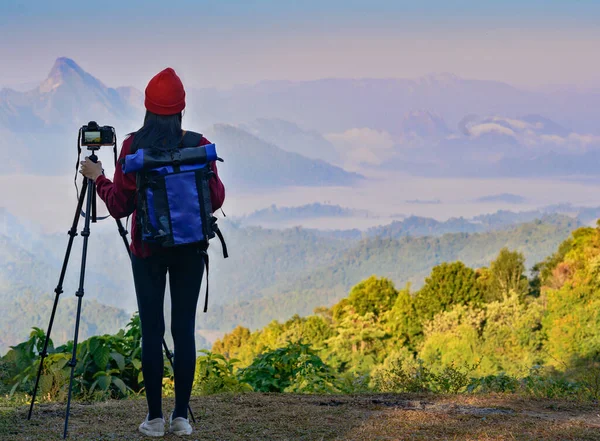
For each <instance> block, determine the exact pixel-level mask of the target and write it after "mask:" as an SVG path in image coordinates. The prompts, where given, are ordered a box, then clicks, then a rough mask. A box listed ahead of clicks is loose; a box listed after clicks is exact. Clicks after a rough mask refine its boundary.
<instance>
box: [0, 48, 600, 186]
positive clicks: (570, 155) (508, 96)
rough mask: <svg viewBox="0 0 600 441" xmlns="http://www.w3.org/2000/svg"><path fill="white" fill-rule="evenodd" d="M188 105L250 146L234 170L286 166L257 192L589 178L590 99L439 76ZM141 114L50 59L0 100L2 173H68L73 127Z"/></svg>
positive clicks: (598, 142)
mask: <svg viewBox="0 0 600 441" xmlns="http://www.w3.org/2000/svg"><path fill="white" fill-rule="evenodd" d="M188 97H189V98H188V107H187V109H186V114H187V115H188V118H187V119H186V121H185V122H186V124H187V125H188V126H189V127H191V128H195V129H196V130H201V129H202V128H205V130H206V131H208V132H210V131H212V132H213V133H219V134H221V133H223V135H224V139H223V140H219V139H215V142H217V143H219V145H222V148H224V149H226V148H227V146H226V145H225V144H226V143H227V142H229V141H232V142H233V140H232V138H231V137H228V136H225V133H224V130H223V127H232V128H231V129H228V131H229V132H233V129H235V130H236V131H237V132H236V135H235V136H233V138H239V139H240V140H243V142H247V143H248V145H252V146H253V147H252V148H250V147H245V151H246V152H247V155H248V156H247V157H244V158H241V159H240V160H239V161H238V163H239V164H241V163H242V162H244V163H245V162H246V161H248V160H250V161H251V160H252V158H256V157H260V155H262V154H265V153H266V152H267V151H269V152H270V153H269V157H268V158H264V160H266V161H267V162H266V164H268V165H271V170H273V169H275V168H278V167H282V165H283V168H282V169H283V170H286V172H289V174H290V176H292V177H291V178H290V179H287V182H286V180H284V181H281V178H283V177H284V176H283V175H284V174H288V173H283V172H281V173H279V174H278V176H273V177H272V179H271V180H270V181H269V182H264V180H263V182H262V183H261V185H264V184H268V185H304V184H301V183H300V182H303V181H304V182H311V183H313V184H314V185H329V184H335V185H350V184H352V183H354V182H356V180H357V179H359V177H358V176H356V175H352V174H347V173H345V172H346V171H347V170H351V171H355V172H357V173H359V174H363V175H364V174H365V173H361V171H360V170H361V168H366V169H369V168H374V169H382V168H383V169H387V170H390V171H400V172H404V173H410V174H414V175H420V176H448V177H506V176H508V177H515V176H516V177H532V176H544V177H552V176H555V177H562V176H565V175H578V174H583V175H588V176H597V175H598V170H597V167H596V166H595V164H597V163H598V161H600V153H599V152H600V126H598V124H597V121H598V120H599V119H600V94H598V93H596V94H594V93H588V94H579V93H577V92H573V91H566V90H565V91H564V92H561V91H552V92H545V93H543V92H528V91H523V90H520V89H518V88H515V87H512V86H510V85H508V84H505V83H500V82H494V81H478V80H466V79H462V78H458V77H456V76H453V75H448V74H444V75H427V76H424V77H421V78H418V79H414V80H404V79H388V80H386V79H325V80H315V81H300V82H292V81H264V82H260V83H257V84H254V85H245V86H238V87H234V88H232V89H229V90H216V89H201V90H193V89H189V90H188ZM143 111H144V109H143V94H142V93H141V92H140V91H139V90H136V89H134V88H131V87H118V88H110V87H107V86H105V85H104V84H103V83H102V82H101V81H100V80H98V79H96V78H95V77H93V76H92V75H91V74H89V73H87V72H85V71H84V70H83V69H82V68H81V67H80V66H78V65H77V64H76V63H75V62H74V61H73V60H71V59H68V58H59V59H57V60H56V62H55V64H54V66H53V67H52V69H51V70H50V73H49V75H48V76H47V78H46V79H45V80H44V81H43V82H42V83H41V84H40V85H38V86H37V87H35V88H33V89H31V90H29V91H27V92H20V91H15V90H10V89H2V90H1V91H0V173H10V172H34V173H37V174H49V173H65V172H67V171H69V168H70V167H72V164H74V161H73V159H74V145H73V144H74V142H75V139H76V134H77V129H78V128H79V127H80V126H81V125H82V124H85V123H87V122H88V121H89V120H95V121H97V122H99V123H101V124H109V125H113V126H115V128H117V132H118V134H119V135H120V136H121V137H122V136H123V135H124V134H126V133H128V132H130V131H132V130H136V129H137V128H139V125H140V124H141V122H142V116H143ZM215 124H216V126H215ZM211 126H212V127H211ZM206 127H209V128H208V129H206ZM242 133H245V134H247V136H248V137H247V138H244V137H243V136H242ZM263 143H264V145H262V144H263ZM234 144H235V142H234ZM259 144H261V145H260V147H259ZM266 145H269V146H271V147H269V148H267V147H266ZM255 148H256V149H258V150H257V151H254V149H255ZM279 151H281V152H285V153H289V154H291V155H292V156H289V155H285V154H283V153H280V152H279ZM276 152H278V153H276ZM237 153H239V154H240V155H241V153H240V152H239V151H237ZM294 155H296V156H294ZM301 157H302V158H304V159H301ZM273 158H276V162H274V163H272V162H271V161H272V160H273ZM305 159H308V160H309V161H308V162H307V161H306V160H305ZM230 160H231V158H230ZM319 160H320V161H325V163H326V164H323V163H322V162H318V161H319ZM232 161H233V162H230V163H229V164H232V166H233V165H234V162H235V161H236V160H232ZM311 161H317V162H311ZM331 164H333V165H334V166H337V167H338V168H331ZM227 167H228V165H226V166H225V168H227ZM339 167H343V168H344V169H345V170H342V169H341V168H339ZM247 168H248V167H246V170H244V169H242V168H241V166H238V165H235V168H234V169H232V173H231V176H238V177H239V182H240V183H241V184H243V185H248V184H252V183H254V182H255V181H252V182H249V181H246V178H252V177H256V176H259V175H261V173H260V172H259V171H258V170H257V171H256V174H255V175H254V176H253V175H252V173H250V172H249V171H248V170H247ZM307 170H308V171H309V175H308V176H307V177H306V178H302V174H303V173H306V172H307ZM325 175H328V176H330V178H329V180H324V176H325ZM236 185H237V184H236Z"/></svg>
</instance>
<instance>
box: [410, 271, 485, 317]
mask: <svg viewBox="0 0 600 441" xmlns="http://www.w3.org/2000/svg"><path fill="white" fill-rule="evenodd" d="M481 297H482V294H481V292H480V290H479V285H478V284H477V280H476V274H475V271H473V270H472V269H471V268H468V267H467V266H465V264H464V263H462V262H454V263H442V264H441V265H438V266H436V267H434V268H433V270H432V271H431V275H430V276H429V277H427V278H426V279H425V285H424V286H423V288H421V289H420V290H419V292H417V294H416V295H415V307H416V310H417V313H418V314H419V317H420V319H421V320H431V319H432V318H433V316H434V315H435V314H437V313H438V312H441V311H446V310H448V309H449V308H451V307H452V306H453V305H465V304H473V305H475V304H478V303H480V301H481Z"/></svg>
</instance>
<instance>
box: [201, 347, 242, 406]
mask: <svg viewBox="0 0 600 441" xmlns="http://www.w3.org/2000/svg"><path fill="white" fill-rule="evenodd" d="M199 352H201V353H203V354H205V355H203V356H200V357H198V358H197V359H196V373H195V376H194V385H193V388H192V392H193V393H196V394H199V395H209V394H215V393H220V392H249V391H252V387H251V386H250V385H249V384H248V383H244V382H242V381H240V380H239V379H238V378H237V377H236V376H235V374H234V373H233V369H234V364H235V363H237V362H239V360H237V359H231V360H226V359H225V357H223V356H222V355H221V354H214V353H212V352H210V351H207V350H204V349H203V350H201V351H199Z"/></svg>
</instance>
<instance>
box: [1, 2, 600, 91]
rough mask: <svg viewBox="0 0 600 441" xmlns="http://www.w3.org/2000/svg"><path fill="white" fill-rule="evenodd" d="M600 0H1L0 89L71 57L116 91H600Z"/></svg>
mask: <svg viewBox="0 0 600 441" xmlns="http://www.w3.org/2000/svg"><path fill="white" fill-rule="evenodd" d="M598 47H600V1H598V0H596V1H589V0H588V1H574V0H572V1H556V0H545V1H541V0H536V1H516V0H504V1H485V0H480V1H466V0H461V1H451V0H447V1H433V0H428V1H427V0H426V1H424V0H421V1H414V0H413V1H375V0H370V1H355V0H345V1H339V0H330V1H327V0H322V1H313V0H304V1H258V0H245V1H237V0H235V1H233V0H229V1H226V0H221V1H192V0H183V1H175V0H172V1H156V0H149V1H125V0H121V1H115V0H106V1H102V2H82V1H72V0H63V1H60V0H53V1H34V0H30V1H21V0H1V1H0V66H1V69H0V86H2V85H17V84H22V83H28V82H35V81H38V80H40V79H42V78H44V77H45V75H46V74H47V72H48V70H49V69H50V67H51V65H52V63H53V61H54V59H56V58H57V57H59V56H68V57H71V58H73V59H75V61H77V62H78V63H79V64H81V65H82V67H83V68H84V69H86V70H88V71H90V72H91V73H92V74H94V75H95V76H97V77H99V78H100V79H101V80H103V81H104V82H106V83H107V84H108V85H110V86H119V85H134V86H136V87H143V84H144V83H145V81H146V80H147V78H148V77H149V76H151V75H152V74H153V73H155V72H156V71H158V70H160V69H162V68H163V67H165V66H167V65H170V66H173V67H175V68H176V69H179V70H181V72H182V76H184V77H187V79H188V82H189V83H191V84H193V85H194V86H195V87H203V86H207V87H208V86H218V87H229V86H231V85H233V84H240V83H253V82H256V81H260V80H263V79H291V80H301V79H314V78H322V77H415V76H419V75H423V74H426V73H430V72H452V73H455V74H457V75H460V76H464V77H469V78H480V79H495V80H501V81H507V82H510V83H513V84H517V85H523V86H527V87H535V86H537V85H541V84H553V83H571V84H575V85H578V86H581V87H587V86H600V62H599V61H597V55H596V52H597V48H598Z"/></svg>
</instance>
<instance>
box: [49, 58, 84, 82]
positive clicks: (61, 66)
mask: <svg viewBox="0 0 600 441" xmlns="http://www.w3.org/2000/svg"><path fill="white" fill-rule="evenodd" d="M73 73H75V74H77V75H80V76H82V75H84V74H85V72H84V71H83V69H82V68H81V67H79V65H78V64H77V63H75V61H73V60H72V59H70V58H67V57H59V58H57V59H56V61H55V62H54V66H52V69H51V70H50V74H48V78H56V77H60V76H64V75H69V74H73Z"/></svg>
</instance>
